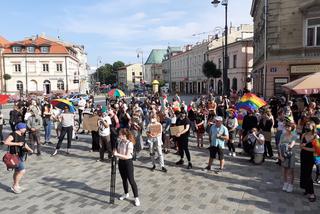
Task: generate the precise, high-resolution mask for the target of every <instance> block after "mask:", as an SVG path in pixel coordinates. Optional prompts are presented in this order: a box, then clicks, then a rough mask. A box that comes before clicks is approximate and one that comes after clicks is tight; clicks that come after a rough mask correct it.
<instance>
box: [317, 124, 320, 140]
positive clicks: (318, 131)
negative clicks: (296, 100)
mask: <svg viewBox="0 0 320 214" xmlns="http://www.w3.org/2000/svg"><path fill="white" fill-rule="evenodd" d="M316 131H317V134H318V136H319V137H320V124H318V125H316Z"/></svg>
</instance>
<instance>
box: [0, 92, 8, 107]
mask: <svg viewBox="0 0 320 214" xmlns="http://www.w3.org/2000/svg"><path fill="white" fill-rule="evenodd" d="M8 101H9V95H6V94H0V105H3V104H6V103H8Z"/></svg>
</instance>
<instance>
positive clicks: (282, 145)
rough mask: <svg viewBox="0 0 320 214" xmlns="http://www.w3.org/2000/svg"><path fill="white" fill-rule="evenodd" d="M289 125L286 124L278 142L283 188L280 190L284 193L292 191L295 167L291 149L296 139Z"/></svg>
mask: <svg viewBox="0 0 320 214" xmlns="http://www.w3.org/2000/svg"><path fill="white" fill-rule="evenodd" d="M292 126H293V125H292V124H291V123H286V124H285V127H284V129H285V130H284V132H283V133H282V134H281V136H280V141H279V151H280V152H279V159H280V161H281V166H282V168H283V170H282V175H283V181H284V183H283V187H282V190H283V191H286V192H292V191H293V181H294V165H295V154H294V151H293V147H294V145H295V144H296V141H297V140H298V137H297V136H296V135H294V134H293V133H292V129H293V127H292Z"/></svg>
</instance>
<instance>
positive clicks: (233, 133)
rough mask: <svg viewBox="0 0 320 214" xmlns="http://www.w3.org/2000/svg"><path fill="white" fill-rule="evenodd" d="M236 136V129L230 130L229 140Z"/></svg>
mask: <svg viewBox="0 0 320 214" xmlns="http://www.w3.org/2000/svg"><path fill="white" fill-rule="evenodd" d="M235 138H236V131H229V140H234V139H235Z"/></svg>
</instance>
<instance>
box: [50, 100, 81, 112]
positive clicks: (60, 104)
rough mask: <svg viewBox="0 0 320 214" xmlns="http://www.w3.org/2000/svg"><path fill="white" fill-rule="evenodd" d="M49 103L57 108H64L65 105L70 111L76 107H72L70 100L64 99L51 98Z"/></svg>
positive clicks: (73, 110) (74, 110)
mask: <svg viewBox="0 0 320 214" xmlns="http://www.w3.org/2000/svg"><path fill="white" fill-rule="evenodd" d="M51 104H52V105H53V106H55V107H57V108H59V109H64V108H65V106H67V107H68V108H69V111H70V112H71V113H74V112H76V108H75V107H74V105H73V104H72V102H70V101H69V100H66V99H54V100H51Z"/></svg>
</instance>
